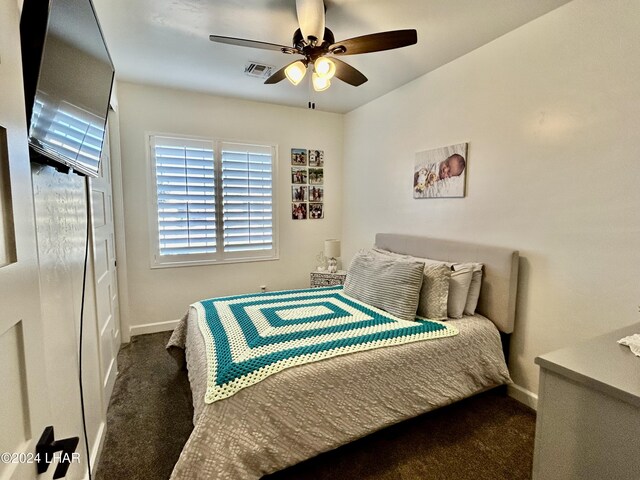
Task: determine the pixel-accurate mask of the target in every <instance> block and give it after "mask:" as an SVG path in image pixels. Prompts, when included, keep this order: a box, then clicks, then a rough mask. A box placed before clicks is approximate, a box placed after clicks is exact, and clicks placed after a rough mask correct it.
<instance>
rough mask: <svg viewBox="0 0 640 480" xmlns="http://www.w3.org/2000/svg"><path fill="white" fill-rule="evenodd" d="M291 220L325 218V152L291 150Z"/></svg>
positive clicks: (301, 149) (302, 149) (304, 149)
mask: <svg viewBox="0 0 640 480" xmlns="http://www.w3.org/2000/svg"><path fill="white" fill-rule="evenodd" d="M291 218H292V219H293V220H307V219H310V220H320V219H323V218H324V150H317V149H306V148H292V149H291Z"/></svg>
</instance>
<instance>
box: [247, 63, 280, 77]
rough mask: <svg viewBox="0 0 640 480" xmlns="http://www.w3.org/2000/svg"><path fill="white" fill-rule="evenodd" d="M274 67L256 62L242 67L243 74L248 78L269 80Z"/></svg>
mask: <svg viewBox="0 0 640 480" xmlns="http://www.w3.org/2000/svg"><path fill="white" fill-rule="evenodd" d="M273 69H274V67H272V66H271V65H264V64H262V63H257V62H249V63H247V65H246V66H245V67H244V73H245V74H247V75H249V76H250V77H256V78H269V77H270V76H271V74H272V73H273Z"/></svg>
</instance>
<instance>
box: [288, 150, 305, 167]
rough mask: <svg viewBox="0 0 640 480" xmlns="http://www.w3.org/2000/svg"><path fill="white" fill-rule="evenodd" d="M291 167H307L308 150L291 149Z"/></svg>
mask: <svg viewBox="0 0 640 480" xmlns="http://www.w3.org/2000/svg"><path fill="white" fill-rule="evenodd" d="M291 165H298V166H299V165H305V166H306V165H307V150H306V149H305V148H292V149H291Z"/></svg>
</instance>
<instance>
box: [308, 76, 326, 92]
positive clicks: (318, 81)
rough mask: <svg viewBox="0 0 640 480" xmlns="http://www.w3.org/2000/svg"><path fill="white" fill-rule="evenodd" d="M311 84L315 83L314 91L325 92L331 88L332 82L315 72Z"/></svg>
mask: <svg viewBox="0 0 640 480" xmlns="http://www.w3.org/2000/svg"><path fill="white" fill-rule="evenodd" d="M311 82H312V83H313V89H314V90H315V91H316V92H324V91H325V90H326V89H327V88H329V87H330V86H331V81H330V80H329V79H328V78H327V77H321V76H320V75H318V74H317V73H315V72H314V73H313V75H311Z"/></svg>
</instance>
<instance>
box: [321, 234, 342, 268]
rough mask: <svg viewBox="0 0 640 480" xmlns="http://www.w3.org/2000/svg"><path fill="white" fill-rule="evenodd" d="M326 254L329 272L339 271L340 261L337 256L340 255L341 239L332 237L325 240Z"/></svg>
mask: <svg viewBox="0 0 640 480" xmlns="http://www.w3.org/2000/svg"><path fill="white" fill-rule="evenodd" d="M324 256H325V257H327V258H328V259H329V260H328V266H329V269H328V270H329V273H336V272H337V271H338V261H337V260H336V257H339V256H340V240H335V239H330V240H325V241H324Z"/></svg>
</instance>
